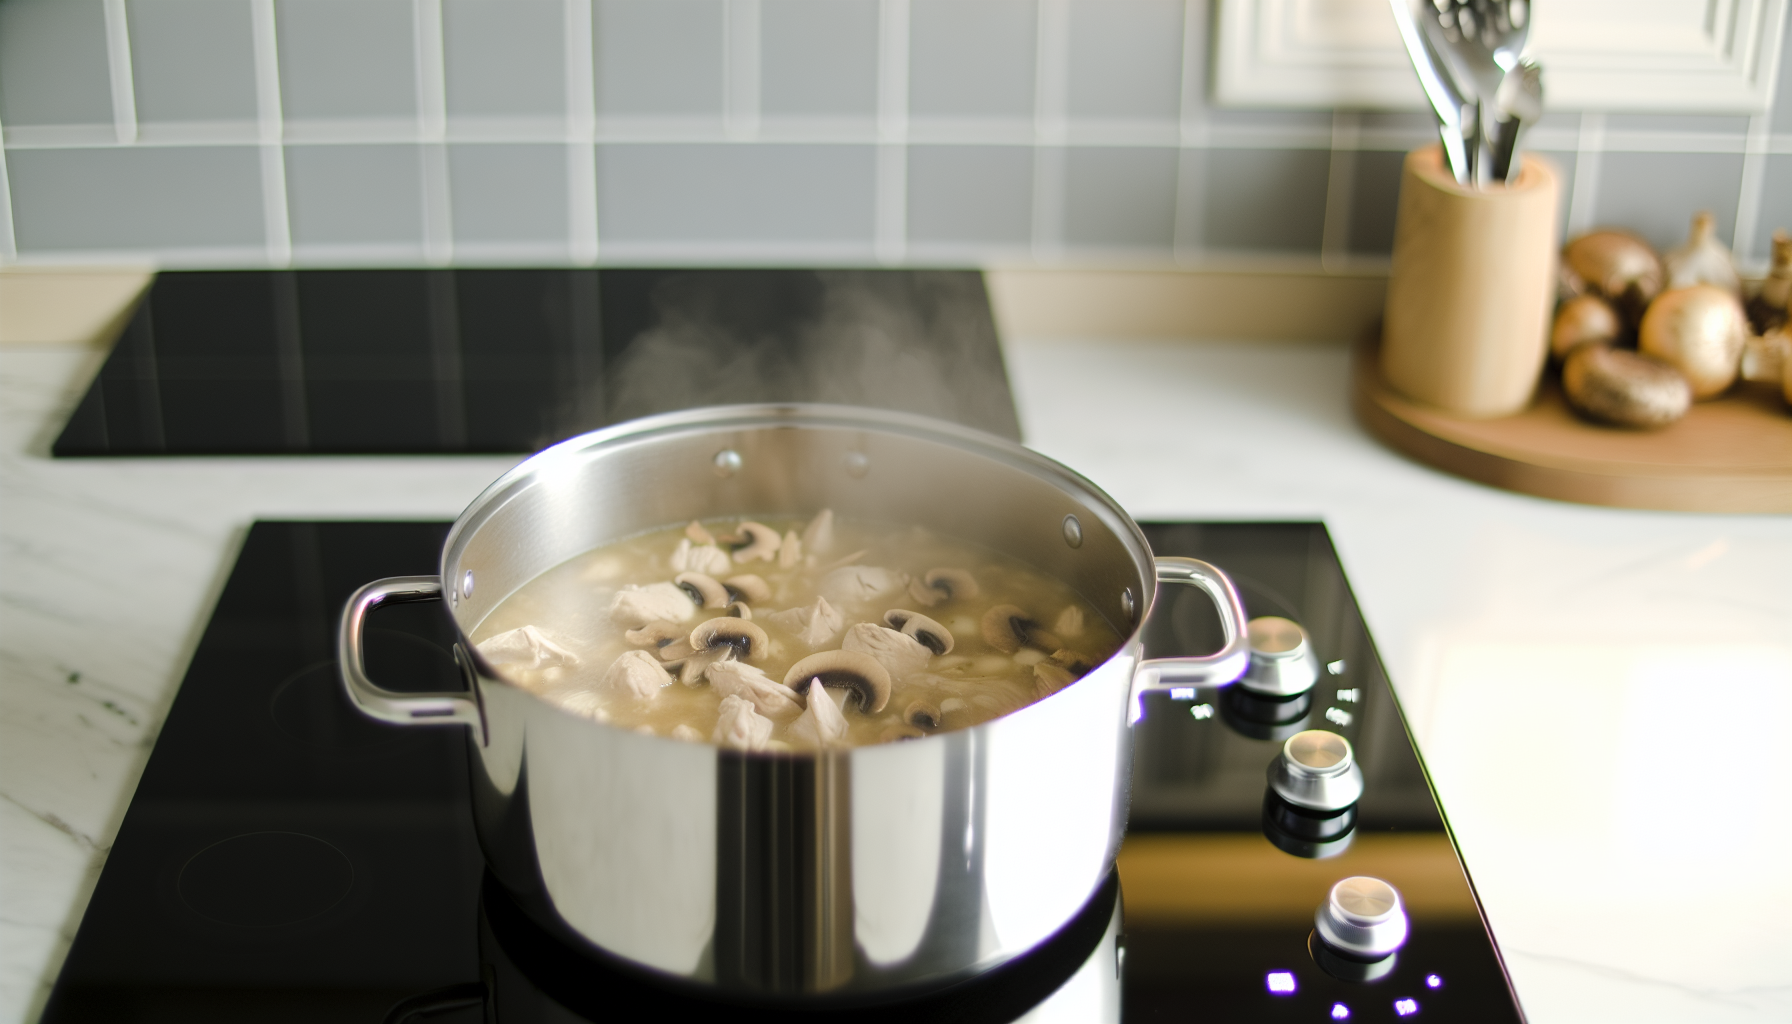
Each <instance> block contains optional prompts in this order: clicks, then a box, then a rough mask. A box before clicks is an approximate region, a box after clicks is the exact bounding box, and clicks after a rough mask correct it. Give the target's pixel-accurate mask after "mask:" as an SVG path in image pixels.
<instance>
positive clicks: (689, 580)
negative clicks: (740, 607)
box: [672, 572, 730, 608]
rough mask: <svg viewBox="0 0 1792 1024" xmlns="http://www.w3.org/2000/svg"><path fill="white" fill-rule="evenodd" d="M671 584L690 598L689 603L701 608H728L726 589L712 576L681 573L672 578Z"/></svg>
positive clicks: (698, 573) (697, 573)
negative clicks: (675, 585)
mask: <svg viewBox="0 0 1792 1024" xmlns="http://www.w3.org/2000/svg"><path fill="white" fill-rule="evenodd" d="M672 582H673V583H676V584H678V588H679V589H680V590H682V591H684V592H685V594H686V595H687V596H689V597H690V599H691V603H692V604H695V605H697V606H699V607H702V608H726V607H728V601H729V600H730V598H729V596H728V588H727V587H725V586H723V585H722V581H721V580H718V579H716V578H715V577H714V576H708V575H705V574H703V573H700V572H681V573H679V574H678V575H676V576H674V577H672Z"/></svg>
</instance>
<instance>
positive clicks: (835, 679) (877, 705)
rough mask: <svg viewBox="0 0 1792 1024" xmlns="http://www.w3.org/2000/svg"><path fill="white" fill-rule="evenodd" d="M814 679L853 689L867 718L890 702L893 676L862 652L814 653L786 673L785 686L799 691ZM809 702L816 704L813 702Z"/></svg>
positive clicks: (826, 684) (828, 684)
mask: <svg viewBox="0 0 1792 1024" xmlns="http://www.w3.org/2000/svg"><path fill="white" fill-rule="evenodd" d="M879 628H882V627H879ZM898 635H900V634H898ZM814 680H819V681H820V682H821V685H823V686H833V687H839V688H842V689H848V690H851V691H852V693H853V696H854V697H855V698H856V699H857V700H858V702H859V710H860V711H862V712H863V713H865V714H867V715H875V714H877V713H878V712H879V711H882V710H883V709H884V705H885V704H888V703H889V702H890V673H889V672H888V671H887V670H885V668H884V667H883V665H881V664H879V663H878V660H877V659H876V658H873V657H872V656H871V655H869V654H866V653H864V652H863V651H846V650H841V651H823V652H821V653H820V654H811V655H809V656H808V657H807V658H804V659H803V660H801V661H799V662H797V663H796V664H794V665H792V666H790V671H789V672H786V673H784V685H785V686H788V687H791V688H793V689H796V690H802V689H805V688H806V686H807V684H809V683H810V682H811V681H814ZM810 703H811V705H813V703H814V702H813V701H811V702H810Z"/></svg>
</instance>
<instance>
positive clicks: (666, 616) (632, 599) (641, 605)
mask: <svg viewBox="0 0 1792 1024" xmlns="http://www.w3.org/2000/svg"><path fill="white" fill-rule="evenodd" d="M696 613H697V603H696V602H695V601H693V600H691V596H690V595H689V594H687V593H685V592H684V589H683V588H682V587H680V586H679V585H678V584H676V583H649V584H648V585H647V586H645V587H635V586H627V587H623V588H622V589H621V590H618V591H617V592H616V596H615V597H613V598H611V599H610V618H612V619H614V620H616V621H617V622H619V623H621V624H622V625H624V626H628V627H631V628H635V627H640V626H645V625H647V624H648V623H649V622H683V621H685V620H686V619H689V618H690V617H691V616H692V615H695V614H696Z"/></svg>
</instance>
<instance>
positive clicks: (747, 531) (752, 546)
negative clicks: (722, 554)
mask: <svg viewBox="0 0 1792 1024" xmlns="http://www.w3.org/2000/svg"><path fill="white" fill-rule="evenodd" d="M740 534H741V536H742V537H743V538H745V539H746V543H745V544H744V545H742V546H741V547H739V548H737V549H735V552H734V560H735V561H736V562H741V563H746V562H757V561H760V560H762V559H763V560H765V561H767V562H769V561H771V560H772V556H773V555H776V554H777V553H778V544H779V538H778V531H776V530H774V529H772V528H771V527H769V526H767V525H765V524H764V523H755V522H751V521H749V522H745V523H742V524H740Z"/></svg>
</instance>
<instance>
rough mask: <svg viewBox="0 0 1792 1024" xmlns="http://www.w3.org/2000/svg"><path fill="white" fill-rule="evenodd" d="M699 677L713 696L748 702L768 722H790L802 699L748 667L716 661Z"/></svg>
mask: <svg viewBox="0 0 1792 1024" xmlns="http://www.w3.org/2000/svg"><path fill="white" fill-rule="evenodd" d="M703 675H704V678H706V679H708V680H709V685H710V686H711V687H713V688H714V689H715V691H716V693H718V694H721V695H722V696H723V697H740V698H742V699H743V700H749V701H752V702H753V707H754V708H756V709H758V711H759V713H760V714H762V715H765V716H767V717H769V718H791V717H794V716H796V715H798V714H800V713H801V712H802V710H803V702H802V699H801V698H799V697H798V696H797V692H796V691H795V690H793V689H791V688H790V687H788V686H785V685H784V684H783V683H780V682H778V681H777V680H776V679H773V678H772V677H770V676H768V675H766V674H765V673H764V672H763V671H761V670H760V669H758V668H756V667H754V666H752V665H747V664H744V663H742V662H738V661H719V662H716V663H715V664H714V665H711V666H709V669H708V670H707V671H705V672H704V673H703Z"/></svg>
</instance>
